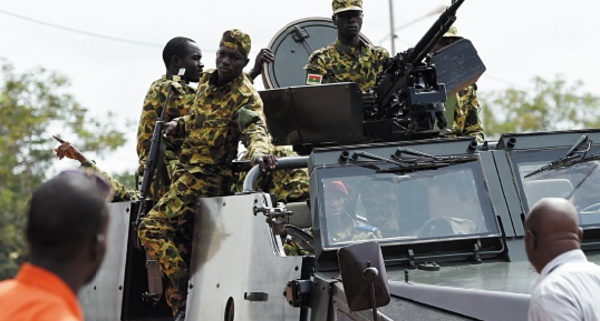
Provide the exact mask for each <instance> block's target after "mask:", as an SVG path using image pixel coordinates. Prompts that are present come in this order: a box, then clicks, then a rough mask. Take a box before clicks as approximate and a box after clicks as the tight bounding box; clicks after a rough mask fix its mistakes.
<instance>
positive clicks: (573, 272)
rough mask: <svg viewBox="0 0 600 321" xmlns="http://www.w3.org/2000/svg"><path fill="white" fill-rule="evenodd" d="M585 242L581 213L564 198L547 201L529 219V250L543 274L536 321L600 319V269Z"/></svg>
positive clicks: (534, 307)
mask: <svg viewBox="0 0 600 321" xmlns="http://www.w3.org/2000/svg"><path fill="white" fill-rule="evenodd" d="M582 237H583V230H582V229H581V228H580V227H579V218H578V214H577V210H576V209H575V206H573V204H571V202H569V201H567V200H565V199H563V198H544V199H542V200H541V201H539V202H538V203H536V204H535V205H534V206H533V207H532V209H531V211H530V212H529V215H527V219H526V220H525V250H526V252H527V257H528V258H529V261H530V262H531V265H533V267H534V268H535V271H536V272H538V273H539V274H540V276H539V278H538V280H537V282H536V284H535V286H534V289H533V292H532V295H531V303H530V305H529V318H528V319H529V320H530V321H541V320H544V321H552V320H587V321H590V320H600V305H599V304H598V293H600V266H598V265H596V264H594V263H592V262H588V260H587V258H586V257H585V254H584V253H583V251H581V239H582Z"/></svg>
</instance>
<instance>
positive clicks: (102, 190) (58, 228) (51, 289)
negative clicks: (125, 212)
mask: <svg viewBox="0 0 600 321" xmlns="http://www.w3.org/2000/svg"><path fill="white" fill-rule="evenodd" d="M111 193H112V190H111V188H110V185H109V184H108V183H107V182H106V181H105V180H104V179H103V178H101V177H100V176H97V175H95V174H93V173H92V172H84V171H78V170H68V171H64V172H61V173H60V174H59V175H58V176H56V177H55V178H53V179H51V180H49V181H47V182H45V183H43V184H42V185H40V186H39V187H38V188H37V189H36V190H35V191H34V192H33V196H32V198H31V201H30V204H29V212H28V214H27V215H28V223H27V229H26V234H27V240H28V243H29V251H30V255H31V262H29V263H24V264H23V265H22V266H21V269H20V270H19V273H18V274H17V276H16V277H15V278H14V279H12V280H6V281H2V282H0V321H8V320H11V321H13V320H19V321H33V320H35V321H83V313H82V310H81V307H80V305H79V302H78V301H77V292H78V291H79V289H80V288H81V287H82V286H83V285H85V284H86V283H88V282H89V281H91V280H92V278H93V277H94V276H95V275H96V272H97V271H98V268H99V267H100V263H101V262H102V259H103V258H104V253H105V252H106V232H107V228H108V208H107V207H106V201H107V198H109V197H110V194H111Z"/></svg>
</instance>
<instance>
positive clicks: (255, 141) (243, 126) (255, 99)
mask: <svg viewBox="0 0 600 321" xmlns="http://www.w3.org/2000/svg"><path fill="white" fill-rule="evenodd" d="M235 117H236V119H237V124H238V128H239V130H240V132H241V133H242V139H244V140H245V141H246V142H247V143H248V145H247V154H248V155H249V156H250V159H251V160H252V162H253V163H257V162H258V163H259V164H260V165H261V168H262V169H265V167H264V166H267V165H268V166H269V167H270V168H273V167H274V166H275V165H276V164H277V158H276V157H275V156H274V155H270V151H271V150H272V149H273V146H272V144H271V136H270V135H269V133H268V130H267V126H266V122H265V116H264V113H263V105H262V101H261V100H260V96H258V93H254V94H253V95H252V96H251V97H250V98H249V99H248V101H247V103H246V104H244V105H243V106H242V107H241V108H240V109H239V110H238V111H237V112H236V115H235Z"/></svg>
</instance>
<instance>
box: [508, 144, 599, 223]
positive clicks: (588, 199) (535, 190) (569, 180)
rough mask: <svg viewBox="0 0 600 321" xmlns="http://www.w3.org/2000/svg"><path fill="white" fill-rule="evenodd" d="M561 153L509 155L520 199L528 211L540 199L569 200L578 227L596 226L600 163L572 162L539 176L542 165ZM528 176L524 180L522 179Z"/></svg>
mask: <svg viewBox="0 0 600 321" xmlns="http://www.w3.org/2000/svg"><path fill="white" fill-rule="evenodd" d="M565 152H566V149H565V150H553V151H528V152H518V153H517V152H515V153H513V154H514V155H513V156H511V158H512V160H513V162H514V163H515V164H516V166H515V169H516V170H517V171H518V173H517V174H518V175H517V176H518V178H519V179H520V180H521V186H522V191H521V194H522V197H524V198H525V200H526V202H524V204H525V205H526V206H527V208H526V209H525V210H526V211H527V212H528V211H529V209H530V208H531V207H532V206H533V205H534V204H535V203H536V202H538V201H539V200H541V199H542V198H544V197H561V198H565V199H568V200H570V201H571V202H573V204H574V205H575V206H576V208H577V209H578V211H579V214H580V215H579V218H580V221H581V225H582V226H583V227H585V226H591V225H598V224H600V193H598V191H600V162H599V161H597V160H592V161H586V162H581V163H576V164H572V165H568V166H564V167H559V168H555V169H551V170H547V171H542V172H539V173H535V174H533V175H530V176H529V174H531V173H534V171H536V170H538V169H539V168H541V167H542V166H544V165H546V164H548V163H549V162H551V161H553V160H556V159H557V158H559V157H561V156H563V155H564V153H565ZM526 176H528V177H526Z"/></svg>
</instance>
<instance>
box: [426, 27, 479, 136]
mask: <svg viewBox="0 0 600 321" xmlns="http://www.w3.org/2000/svg"><path fill="white" fill-rule="evenodd" d="M460 39H462V37H461V36H459V35H458V30H457V29H456V27H455V26H451V27H450V29H449V30H448V32H446V33H445V34H444V36H443V37H442V39H440V41H439V42H438V43H437V44H436V46H434V48H433V50H432V51H433V52H435V51H438V50H439V49H441V48H443V47H445V46H448V45H450V44H452V43H454V42H455V41H458V40H460ZM446 118H447V119H453V122H452V134H451V135H448V136H472V137H475V139H477V141H478V142H483V140H484V139H485V137H484V135H483V122H482V119H481V107H480V106H479V101H478V100H477V84H472V85H470V86H468V87H466V88H464V89H462V90H460V91H459V92H458V93H456V94H455V95H452V96H449V97H447V101H446Z"/></svg>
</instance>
